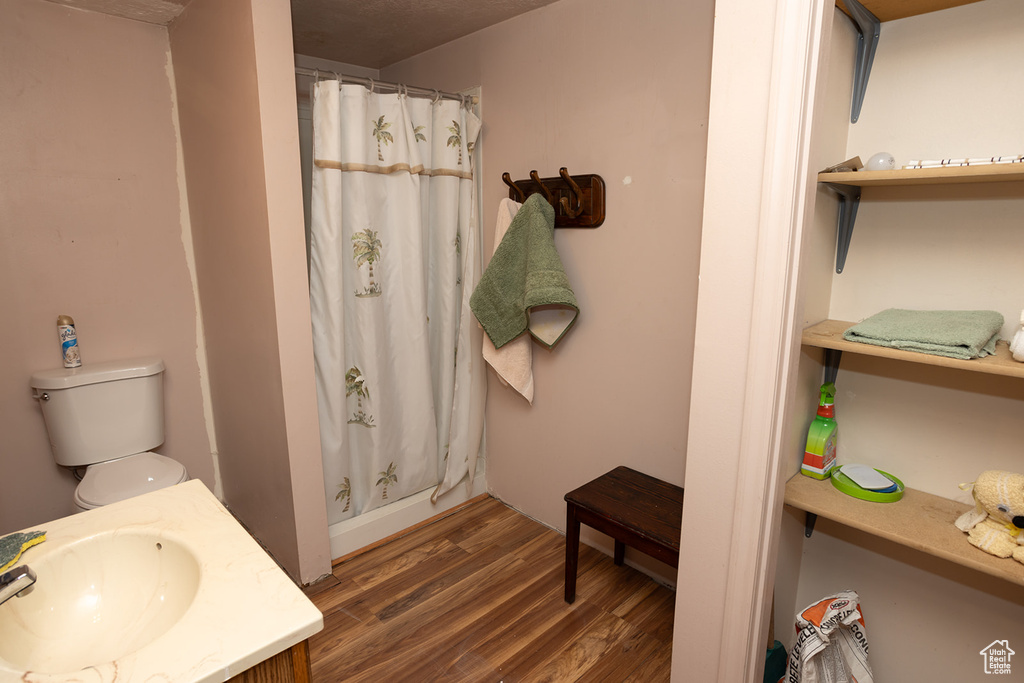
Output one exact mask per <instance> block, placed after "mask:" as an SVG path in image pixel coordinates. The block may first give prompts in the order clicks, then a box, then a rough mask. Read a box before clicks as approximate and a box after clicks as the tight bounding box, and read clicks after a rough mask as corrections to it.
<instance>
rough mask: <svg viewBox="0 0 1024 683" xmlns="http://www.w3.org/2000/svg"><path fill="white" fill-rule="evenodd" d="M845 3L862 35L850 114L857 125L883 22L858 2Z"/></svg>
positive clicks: (858, 49) (858, 43)
mask: <svg viewBox="0 0 1024 683" xmlns="http://www.w3.org/2000/svg"><path fill="white" fill-rule="evenodd" d="M843 3H844V4H845V5H846V9H847V11H848V12H849V13H850V17H851V18H852V19H853V23H854V24H856V25H857V31H858V33H860V37H859V38H858V39H857V63H856V65H855V70H854V72H853V108H852V110H851V112H850V123H857V119H859V118H860V108H861V105H863V104H864V92H865V91H866V90H867V89H868V76H869V75H870V74H871V64H872V63H873V62H874V61H875V49H876V48H877V47H878V35H879V33H881V29H882V22H880V21H879V20H878V18H877V17H876V16H875V15H874V14H872V13H871V12H870V11H869V10H868V9H866V8H865V7H864V5H862V4H860V3H859V2H858V1H857V0H843Z"/></svg>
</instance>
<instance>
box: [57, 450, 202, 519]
mask: <svg viewBox="0 0 1024 683" xmlns="http://www.w3.org/2000/svg"><path fill="white" fill-rule="evenodd" d="M187 480H188V472H186V471H185V466H184V465H182V464H181V463H180V462H178V461H177V460H174V459H172V458H168V457H165V456H163V455H160V454H159V453H153V452H150V451H147V452H145V453H138V454H136V455H129V456H126V457H124V458H118V459H117V460H109V461H107V462H101V463H97V464H95V465H89V467H88V468H87V469H86V470H85V476H83V477H82V481H81V482H79V484H78V487H77V488H76V489H75V505H76V506H77V507H78V508H79V509H80V510H92V509H93V508H98V507H103V506H104V505H110V504H111V503H116V502H118V501H122V500H125V499H126V498H131V497H133V496H140V495H142V494H143V493H149V492H150V491H156V490H157V489H162V488H166V487H168V486H174V485H175V484H180V483H181V482H183V481H187Z"/></svg>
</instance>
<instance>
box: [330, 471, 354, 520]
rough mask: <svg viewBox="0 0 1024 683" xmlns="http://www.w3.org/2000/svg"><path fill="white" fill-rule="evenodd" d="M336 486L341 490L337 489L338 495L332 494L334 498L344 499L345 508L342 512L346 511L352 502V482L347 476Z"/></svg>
mask: <svg viewBox="0 0 1024 683" xmlns="http://www.w3.org/2000/svg"><path fill="white" fill-rule="evenodd" d="M338 488H339V489H341V490H340V491H338V495H336V496H334V500H343V501H345V509H344V510H342V512H348V508H349V506H350V505H351V503H352V484H351V482H349V480H348V477H345V481H344V482H343V483H341V484H338Z"/></svg>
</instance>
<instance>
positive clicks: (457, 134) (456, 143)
mask: <svg viewBox="0 0 1024 683" xmlns="http://www.w3.org/2000/svg"><path fill="white" fill-rule="evenodd" d="M448 132H449V133H451V134H452V135H451V137H449V138H448V146H449V147H454V148H456V149H457V150H459V160H458V161H457V162H455V163H456V165H457V166H462V128H461V126H459V122H458V121H452V125H450V126H448Z"/></svg>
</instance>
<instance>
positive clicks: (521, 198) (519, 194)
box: [501, 171, 526, 204]
mask: <svg viewBox="0 0 1024 683" xmlns="http://www.w3.org/2000/svg"><path fill="white" fill-rule="evenodd" d="M501 179H502V180H504V181H505V184H506V185H508V186H509V187H511V188H512V191H513V192H515V193H516V200H517V201H518V202H519V203H520V204H522V203H523V202H525V201H526V193H525V192H523V189H522V188H521V187H519V186H518V185H516V184H515V181H513V180H512V176H510V175H509V174H508V171H505V172H504V173H502V174H501Z"/></svg>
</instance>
